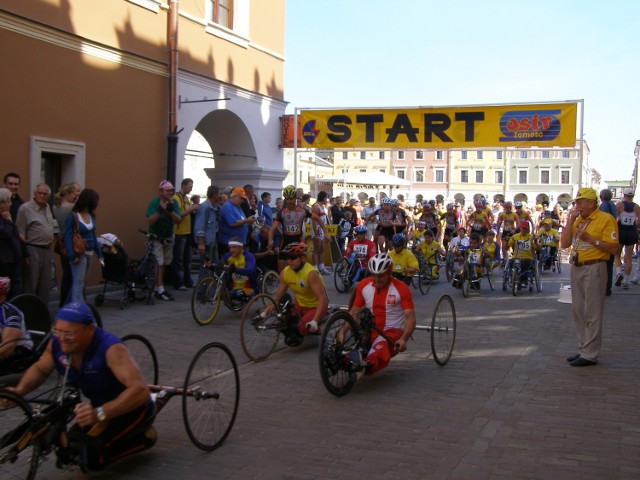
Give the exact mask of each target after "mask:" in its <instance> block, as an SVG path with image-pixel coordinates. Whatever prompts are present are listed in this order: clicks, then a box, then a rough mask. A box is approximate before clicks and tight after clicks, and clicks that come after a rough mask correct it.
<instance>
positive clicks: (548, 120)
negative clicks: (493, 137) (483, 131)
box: [500, 110, 562, 142]
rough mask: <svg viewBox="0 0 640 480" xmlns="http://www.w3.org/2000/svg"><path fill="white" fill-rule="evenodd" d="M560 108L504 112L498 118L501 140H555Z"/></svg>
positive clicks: (558, 126)
mask: <svg viewBox="0 0 640 480" xmlns="http://www.w3.org/2000/svg"><path fill="white" fill-rule="evenodd" d="M561 113H562V112H561V111H560V110H521V111H510V112H506V113H505V114H504V115H502V118H500V131H501V132H502V134H503V135H504V136H503V137H500V141H501V142H531V141H532V140H539V141H549V140H555V139H556V137H557V136H558V134H559V133H560V118H559V117H558V116H559V115H560V114H561Z"/></svg>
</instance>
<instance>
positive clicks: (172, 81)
mask: <svg viewBox="0 0 640 480" xmlns="http://www.w3.org/2000/svg"><path fill="white" fill-rule="evenodd" d="M178 10H179V0H169V18H168V23H167V37H168V38H167V40H168V43H169V134H168V135H167V180H169V181H170V182H172V183H173V184H175V182H176V178H175V177H176V165H177V161H178V159H177V157H178V122H177V89H178V88H177V78H178Z"/></svg>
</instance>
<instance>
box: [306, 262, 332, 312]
mask: <svg viewBox="0 0 640 480" xmlns="http://www.w3.org/2000/svg"><path fill="white" fill-rule="evenodd" d="M307 281H308V282H309V286H310V287H311V290H313V293H314V295H315V296H316V298H317V299H318V306H317V307H316V312H315V315H314V316H313V318H312V320H315V321H316V322H318V323H320V320H322V317H323V316H324V313H325V312H326V311H327V308H328V307H329V299H328V298H327V292H326V291H325V289H324V285H323V284H322V281H321V280H320V275H319V274H318V272H316V271H312V272H309V275H308V276H307Z"/></svg>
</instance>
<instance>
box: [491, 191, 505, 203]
mask: <svg viewBox="0 0 640 480" xmlns="http://www.w3.org/2000/svg"><path fill="white" fill-rule="evenodd" d="M499 202H504V195H502V194H501V193H498V194H497V195H494V196H493V203H499Z"/></svg>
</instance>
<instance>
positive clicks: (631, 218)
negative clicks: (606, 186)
mask: <svg viewBox="0 0 640 480" xmlns="http://www.w3.org/2000/svg"><path fill="white" fill-rule="evenodd" d="M619 219H620V225H624V226H625V227H632V226H633V225H635V224H636V214H635V213H634V212H621V213H620V216H619Z"/></svg>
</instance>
